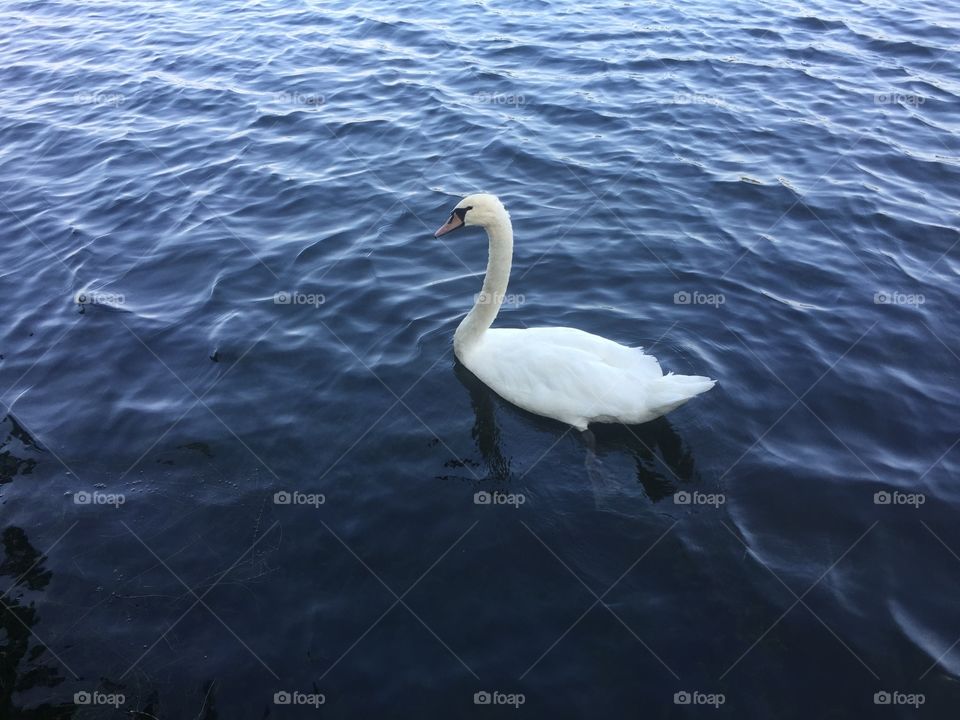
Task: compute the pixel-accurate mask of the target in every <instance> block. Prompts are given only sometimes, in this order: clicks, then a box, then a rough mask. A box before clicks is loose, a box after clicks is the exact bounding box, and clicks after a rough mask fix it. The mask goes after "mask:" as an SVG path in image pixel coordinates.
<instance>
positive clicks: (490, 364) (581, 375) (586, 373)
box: [460, 328, 714, 430]
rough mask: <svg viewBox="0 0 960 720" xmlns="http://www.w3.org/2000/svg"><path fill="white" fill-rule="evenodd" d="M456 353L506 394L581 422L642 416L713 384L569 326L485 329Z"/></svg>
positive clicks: (538, 410)
mask: <svg viewBox="0 0 960 720" xmlns="http://www.w3.org/2000/svg"><path fill="white" fill-rule="evenodd" d="M460 360H461V362H463V363H464V365H466V366H467V368H469V369H470V370H471V371H472V372H473V373H474V374H475V375H477V376H478V377H479V378H480V379H481V380H482V381H483V382H484V383H486V384H487V385H489V386H490V387H491V388H493V390H495V391H496V392H497V393H498V394H499V395H501V396H502V397H503V398H505V399H506V400H509V401H510V402H512V403H514V404H516V405H519V406H520V407H522V408H524V409H526V410H529V411H531V412H534V413H537V414H539V415H546V416H547V417H552V418H555V419H557V420H560V421H561V422H566V423H569V424H570V425H573V426H575V427H577V428H579V429H581V430H584V429H586V427H587V424H588V423H590V422H623V423H628V424H632V423H641V422H647V421H648V420H652V419H654V418H656V417H659V416H660V415H663V414H664V413H667V412H669V411H670V410H673V409H674V408H676V407H678V406H679V405H682V404H683V403H684V402H686V401H687V400H689V399H690V398H692V397H694V396H695V395H698V394H700V393H702V392H705V391H706V390H709V389H710V388H711V387H713V385H714V381H713V380H710V379H709V378H705V377H699V376H687V375H673V374H669V375H664V374H663V371H662V370H661V369H660V363H658V362H657V359H656V358H654V357H653V356H651V355H647V354H646V353H644V352H643V350H642V349H641V348H630V347H627V346H625V345H621V344H619V343H616V342H614V341H612V340H608V339H606V338H602V337H599V336H597V335H592V334H590V333H587V332H584V331H582V330H576V329H574V328H531V329H523V330H520V329H507V328H498V329H491V330H488V331H486V332H485V333H483V335H482V336H481V338H480V339H479V341H478V342H477V343H475V344H474V345H473V346H472V347H470V348H469V349H468V350H467V351H466V352H464V353H463V354H462V356H461V357H460Z"/></svg>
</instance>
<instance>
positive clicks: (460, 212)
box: [450, 205, 473, 222]
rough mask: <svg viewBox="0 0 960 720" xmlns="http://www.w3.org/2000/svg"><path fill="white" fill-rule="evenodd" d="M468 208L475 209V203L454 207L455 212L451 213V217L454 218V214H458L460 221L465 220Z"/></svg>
mask: <svg viewBox="0 0 960 720" xmlns="http://www.w3.org/2000/svg"><path fill="white" fill-rule="evenodd" d="M467 210H473V205H470V206H468V207H462V208H454V209H453V212H452V213H450V219H451V220H453V216H454V215H456V216H457V217H458V218H460V222H463V218H464V216H465V215H466V214H467Z"/></svg>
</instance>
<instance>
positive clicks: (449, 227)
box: [433, 213, 463, 237]
mask: <svg viewBox="0 0 960 720" xmlns="http://www.w3.org/2000/svg"><path fill="white" fill-rule="evenodd" d="M462 227H463V218H462V217H460V215H459V214H457V213H450V219H449V220H447V221H446V222H445V223H444V224H443V225H441V226H440V227H439V228H437V231H436V232H435V233H434V234H433V236H434V237H440V236H441V235H446V234H447V233H449V232H453V231H454V230H456V229H457V228H462Z"/></svg>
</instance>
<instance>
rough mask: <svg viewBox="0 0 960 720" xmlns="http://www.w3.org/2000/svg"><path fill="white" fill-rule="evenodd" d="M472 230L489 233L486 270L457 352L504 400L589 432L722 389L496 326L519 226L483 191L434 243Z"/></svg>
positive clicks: (641, 358) (559, 336) (653, 365)
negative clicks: (596, 426) (592, 427)
mask: <svg viewBox="0 0 960 720" xmlns="http://www.w3.org/2000/svg"><path fill="white" fill-rule="evenodd" d="M471 226H479V227H482V228H484V229H485V230H486V231H487V238H488V240H489V257H488V261H487V271H486V275H485V276H484V278H483V287H482V289H481V291H480V294H479V295H478V296H477V298H476V301H475V303H474V306H473V308H472V309H471V310H470V312H469V313H467V316H466V317H465V318H464V319H463V321H462V322H461V323H460V325H459V326H458V327H457V330H456V332H455V333H454V336H453V350H454V354H455V355H456V356H457V358H458V359H459V360H460V362H461V363H463V365H464V366H466V368H467V369H468V370H470V371H471V372H472V373H473V374H474V375H476V376H477V377H478V378H480V380H481V381H482V382H483V383H484V384H485V385H487V386H488V387H489V388H490V389H492V390H493V391H494V392H495V393H497V394H498V395H500V396H501V397H502V398H504V399H505V400H507V401H509V402H511V403H513V404H514V405H517V406H518V407H521V408H523V409H524V410H528V411H530V412H532V413H535V414H536V415H542V416H545V417H548V418H553V419H554V420H559V421H560V422H562V423H566V424H567V425H572V426H573V427H574V428H576V429H577V430H579V431H581V432H583V433H587V432H588V425H589V424H590V423H613V422H616V423H623V424H625V425H632V424H638V423H643V422H647V421H649V420H653V419H654V418H657V417H660V416H661V415H665V414H666V413H668V412H670V411H671V410H673V409H675V408H677V407H679V406H680V405H683V404H684V403H685V402H687V400H689V399H690V398H692V397H694V396H696V395H699V394H700V393H703V392H706V391H707V390H709V389H710V388H712V387H713V386H714V384H715V383H716V381H715V380H711V379H710V378H708V377H703V376H700V375H674V374H673V373H667V374H666V375H664V374H663V371H662V370H661V369H660V363H659V362H657V359H656V358H655V357H653V356H652V355H647V354H646V353H644V352H643V348H639V347H635V348H632V347H627V346H626V345H621V344H620V343H617V342H614V341H613V340H608V339H607V338H604V337H600V336H599V335H593V334H591V333H588V332H584V331H583V330H577V329H575V328H569V327H543V328H526V329H514V328H491V327H490V326H491V325H492V324H493V321H494V320H495V319H496V317H497V313H498V312H499V311H500V305H501V303H502V302H503V298H504V293H506V290H507V283H508V282H509V280H510V266H511V263H512V259H513V225H512V224H511V222H510V215H509V214H508V213H507V210H506V208H504V206H503V203H501V202H500V200H499V198H497V197H496V196H495V195H490V194H487V193H477V194H473V195H468V196H467V197H465V198H463V200H461V201H460V202H459V203H457V206H456V207H455V208H454V209H453V212H451V213H450V217H449V218H448V219H447V221H446V222H445V223H444V224H443V225H441V226H440V227H439V228H438V229H437V231H436V232H435V233H434V237H441V236H443V235H447V234H448V233H451V232H453V231H455V230H459V229H461V228H465V227H471Z"/></svg>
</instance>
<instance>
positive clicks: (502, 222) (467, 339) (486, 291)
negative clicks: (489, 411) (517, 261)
mask: <svg viewBox="0 0 960 720" xmlns="http://www.w3.org/2000/svg"><path fill="white" fill-rule="evenodd" d="M486 230H487V238H488V239H489V241H490V254H489V258H488V259H487V274H486V275H485V276H484V278H483V287H482V288H481V289H480V295H479V296H478V297H477V300H476V302H475V303H474V305H473V309H472V310H471V311H470V312H469V313H467V316H466V317H465V318H464V319H463V321H462V322H461V323H460V326H459V327H458V328H457V332H456V333H455V334H454V336H453V350H454V352H455V353H456V355H457V357H460V358H461V359H462V354H463V353H464V352H465V351H467V350H469V349H470V347H471V346H472V345H474V344H475V343H476V342H477V341H478V340H479V339H480V338H481V337H482V336H483V333H484V332H486V331H487V329H488V328H489V327H490V326H491V325H492V324H493V321H494V320H495V319H496V317H497V313H498V312H499V311H500V305H501V303H503V296H504V294H505V293H506V292H507V283H508V282H509V281H510V264H511V262H512V260H513V226H512V225H511V224H510V216H509V215H507V214H506V212H504V213H503V215H502V216H501V217H498V218H497V219H496V220H495V221H494V222H493V223H491V224H490V225H488V226H487V228H486Z"/></svg>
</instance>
